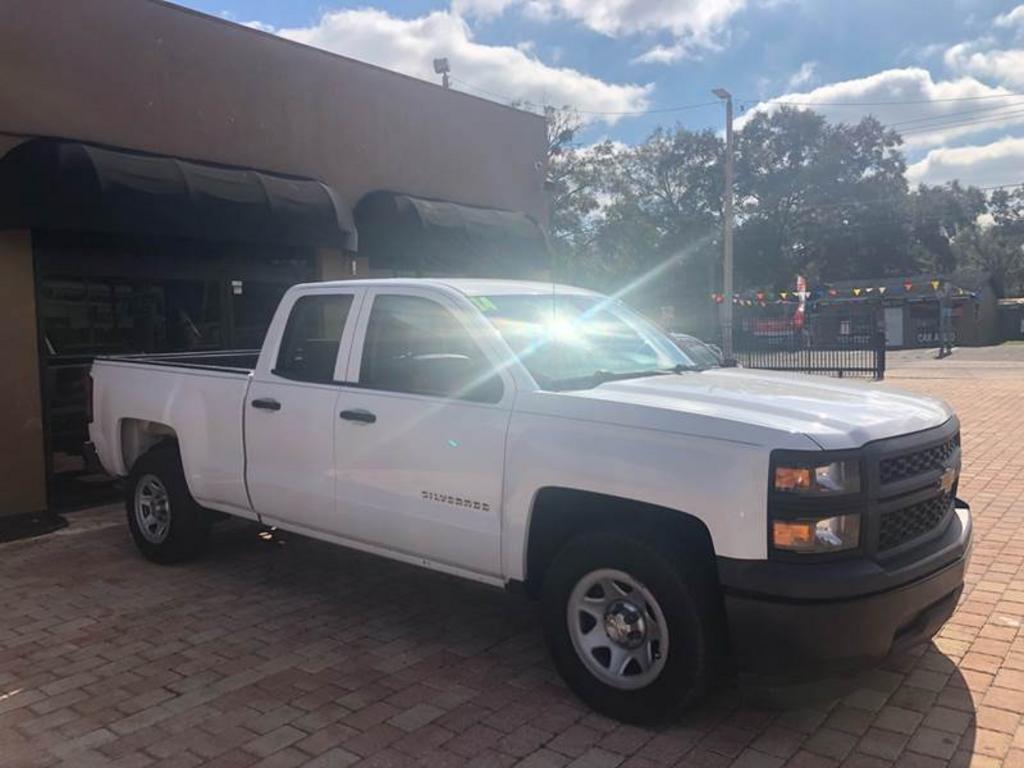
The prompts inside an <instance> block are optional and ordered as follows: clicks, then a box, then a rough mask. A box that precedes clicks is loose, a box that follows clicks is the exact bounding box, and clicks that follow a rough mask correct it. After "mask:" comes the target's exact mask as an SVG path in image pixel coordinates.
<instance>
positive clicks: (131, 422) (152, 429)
mask: <svg viewBox="0 0 1024 768" xmlns="http://www.w3.org/2000/svg"><path fill="white" fill-rule="evenodd" d="M177 441H178V434H177V432H175V431H174V429H173V428H171V427H169V426H168V425H166V424H161V423H160V422H158V421H147V420H146V419H122V420H121V460H122V461H123V462H124V469H125V472H126V473H128V472H131V470H132V467H133V466H134V465H135V462H136V461H138V460H139V457H140V456H141V455H142V454H144V453H146V452H147V451H149V450H150V449H151V448H153V446H155V445H158V444H159V443H165V442H177Z"/></svg>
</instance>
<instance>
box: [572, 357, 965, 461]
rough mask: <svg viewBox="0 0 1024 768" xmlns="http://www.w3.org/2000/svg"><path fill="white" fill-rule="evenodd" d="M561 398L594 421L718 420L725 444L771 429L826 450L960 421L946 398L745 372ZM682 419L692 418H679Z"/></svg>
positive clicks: (670, 377)
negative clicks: (587, 405)
mask: <svg viewBox="0 0 1024 768" xmlns="http://www.w3.org/2000/svg"><path fill="white" fill-rule="evenodd" d="M559 394H560V395H561V396H568V397H570V398H578V399H579V400H580V401H589V402H590V404H591V405H593V406H596V408H595V409H594V412H592V414H591V417H592V418H598V419H602V418H603V417H604V416H610V417H612V419H613V420H618V418H619V417H627V420H628V421H630V422H633V424H634V425H635V426H656V428H661V429H666V428H668V429H678V430H680V431H687V430H688V427H691V426H698V425H700V424H703V425H704V427H705V428H706V426H707V424H706V423H705V422H706V420H707V419H714V420H716V421H718V422H719V424H720V427H721V430H720V436H721V437H723V438H725V439H734V440H741V441H749V442H759V440H760V439H763V438H762V437H761V435H762V430H765V429H767V430H772V431H781V432H786V433H789V434H802V435H806V436H807V437H808V438H810V439H811V440H813V441H814V442H815V443H817V444H818V445H819V446H821V447H822V448H826V449H841V448H855V447H859V446H861V445H863V444H864V443H867V442H870V441H872V440H878V439H881V438H885V437H894V436H896V435H902V434H907V433H910V432H919V431H921V430H924V429H929V428H931V427H937V426H939V425H940V424H943V423H944V422H946V421H947V420H948V419H949V418H950V417H951V416H952V415H953V412H952V411H951V410H950V408H949V406H947V405H946V404H945V403H943V402H942V401H940V400H935V399H932V398H927V397H920V396H918V395H911V394H907V393H903V392H898V391H895V390H891V389H882V388H880V387H878V386H877V385H870V384H867V383H860V382H845V381H839V380H836V379H829V378H826V377H824V376H807V375H801V374H784V373H774V372H769V371H752V370H747V369H741V368H719V369H712V370H707V371H702V372H692V373H682V374H666V375H660V376H650V377H646V378H638V379H626V380H623V381H615V382H608V383H606V384H602V385H600V386H597V387H594V388H593V389H588V390H579V391H573V392H563V393H559ZM579 404H580V405H582V404H583V403H582V402H581V403H579ZM602 404H603V405H604V406H605V407H604V408H602V407H601V405H602ZM617 406H633V407H632V408H625V409H623V408H621V407H617ZM608 409H610V410H611V411H615V415H614V416H612V414H611V412H609V411H608ZM588 410H590V409H588ZM601 411H606V413H604V414H602V413H601ZM651 411H654V412H660V416H661V418H658V417H657V416H655V417H654V419H653V420H652V418H651V417H652V416H654V414H652V413H651ZM630 412H632V415H631V417H630V416H629V414H630ZM642 412H646V413H642ZM677 416H678V417H685V416H690V417H693V418H692V419H685V418H683V419H679V418H673V417H677ZM687 421H689V422H690V423H689V424H687V423H686V422H687ZM722 421H724V422H727V423H728V426H724V425H722V424H721V422H722ZM655 422H657V423H655ZM697 431H699V432H702V433H703V432H705V431H706V429H698V430H697Z"/></svg>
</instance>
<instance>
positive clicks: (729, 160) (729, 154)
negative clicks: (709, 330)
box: [712, 88, 735, 365]
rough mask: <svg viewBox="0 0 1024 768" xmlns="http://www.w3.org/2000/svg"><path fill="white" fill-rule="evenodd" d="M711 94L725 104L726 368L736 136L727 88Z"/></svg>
mask: <svg viewBox="0 0 1024 768" xmlns="http://www.w3.org/2000/svg"><path fill="white" fill-rule="evenodd" d="M712 93H713V94H714V95H715V96H717V97H718V98H720V99H722V100H723V101H724V102H725V188H724V190H723V192H722V293H723V294H724V295H725V300H724V301H723V302H722V303H721V304H720V305H719V306H720V308H721V322H722V357H724V358H725V362H726V364H727V365H731V364H732V362H733V361H734V360H735V357H734V355H733V348H732V306H733V305H732V296H733V280H732V226H733V211H732V187H733V172H734V168H733V163H734V149H733V132H732V94H731V93H729V91H727V90H725V88H715V89H714V90H713V91H712Z"/></svg>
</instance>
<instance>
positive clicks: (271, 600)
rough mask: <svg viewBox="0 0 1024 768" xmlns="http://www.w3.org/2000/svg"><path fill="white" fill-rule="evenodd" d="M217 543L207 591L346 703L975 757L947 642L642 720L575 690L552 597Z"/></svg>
mask: <svg viewBox="0 0 1024 768" xmlns="http://www.w3.org/2000/svg"><path fill="white" fill-rule="evenodd" d="M211 547H212V549H213V551H212V552H211V555H210V556H209V557H207V558H205V559H203V560H201V561H199V562H197V563H194V564H192V565H190V566H187V567H188V568H190V569H192V568H195V569H198V570H200V571H202V574H203V581H204V583H206V584H208V585H209V587H210V594H209V596H208V597H205V598H200V599H203V600H208V601H210V603H211V604H212V605H215V606H217V609H218V610H220V611H223V615H224V616H225V619H226V621H227V622H229V623H230V624H232V625H235V624H237V623H238V622H239V621H240V620H241V621H243V623H248V624H250V625H251V626H253V627H258V628H260V630H261V631H263V632H265V633H266V634H267V636H268V637H269V638H270V642H271V643H272V646H273V650H274V653H276V654H289V653H291V654H296V655H297V656H298V657H301V658H302V659H303V661H302V664H301V665H300V666H301V668H302V669H304V670H306V671H310V670H313V671H315V672H316V674H318V675H322V676H324V677H325V679H326V680H329V681H330V685H332V686H334V687H336V689H337V693H338V701H340V702H347V703H348V704H349V705H354V706H363V705H365V704H366V703H367V702H368V701H379V700H390V699H389V697H394V696H400V695H403V694H402V692H403V691H409V690H412V689H416V690H418V691H419V694H418V695H422V696H425V697H426V698H427V700H429V701H436V702H443V703H444V706H442V707H441V708H442V709H445V714H444V715H442V716H441V717H439V718H438V720H437V721H436V723H435V724H436V725H440V726H441V727H442V728H447V729H449V730H451V731H453V732H454V733H456V734H459V733H462V732H463V729H467V728H471V727H474V726H486V727H487V728H488V729H493V730H494V731H497V732H498V734H497V736H495V738H496V739H498V740H499V741H500V740H501V739H505V740H506V742H507V743H508V744H510V746H508V749H510V750H512V752H513V753H514V750H515V745H514V744H512V743H511V742H508V740H509V739H513V736H515V738H524V739H525V738H527V736H526V735H525V733H526V732H524V731H523V729H525V728H527V726H529V728H530V730H529V731H528V733H529V734H530V735H529V738H532V739H536V740H537V741H538V744H537V745H536V748H538V749H539V748H540V747H541V746H542V745H543V744H544V743H548V742H551V743H553V744H556V743H557V744H563V743H564V742H565V740H567V739H581V740H582V741H586V742H588V746H587V748H588V749H589V748H599V749H601V750H603V751H604V752H610V753H612V754H633V755H636V756H638V757H643V758H646V759H647V760H649V761H651V762H652V763H659V764H674V763H676V762H678V761H679V760H684V759H685V760H684V762H685V764H687V765H728V764H730V762H731V761H732V760H734V759H738V758H740V757H741V756H742V755H744V754H746V753H747V752H748V751H751V750H753V751H754V752H755V754H753V755H751V756H750V757H748V758H744V760H746V759H750V760H754V761H755V762H756V761H757V760H759V759H760V760H761V762H756V764H762V763H763V764H765V765H769V764H772V765H781V764H782V762H783V761H786V760H789V759H791V758H794V757H795V756H798V755H801V754H802V753H807V754H805V755H803V758H802V759H804V760H806V762H808V764H811V763H813V764H822V765H837V764H839V763H841V762H844V761H846V760H851V761H853V762H851V763H850V764H858V765H876V764H877V765H882V764H889V763H891V762H892V761H896V760H897V759H900V758H901V757H903V758H908V759H911V758H912V759H914V760H918V761H919V762H921V763H922V764H929V765H932V764H936V762H935V761H938V763H943V762H945V763H954V762H955V763H957V764H967V763H969V762H970V758H971V755H973V754H974V750H975V741H976V722H975V721H976V718H975V709H976V707H975V702H974V700H973V699H972V696H971V692H970V689H969V685H968V681H967V680H966V679H965V677H964V675H963V674H962V673H961V671H960V669H959V668H958V667H957V664H956V662H955V660H954V659H953V658H951V657H950V656H948V655H946V654H945V653H943V652H942V651H941V650H940V649H939V647H938V646H936V645H935V644H934V643H929V644H927V645H925V646H920V647H918V648H915V649H912V650H910V651H908V652H906V653H904V654H902V655H900V656H897V657H894V658H891V659H889V660H887V661H886V662H885V663H884V664H883V665H882V666H881V667H880V668H879V669H876V670H872V671H869V672H865V673H862V674H860V675H858V676H856V677H854V678H851V679H850V680H849V681H847V682H846V689H847V691H848V692H847V693H846V694H845V695H843V696H842V697H841V698H829V697H827V696H823V695H821V694H809V695H807V696H806V697H805V698H803V699H801V698H799V697H798V698H796V699H790V700H788V701H787V702H786V706H784V707H781V708H780V707H778V706H776V707H766V706H763V704H762V703H761V702H752V701H751V700H750V699H749V697H747V696H745V695H744V692H743V691H742V690H741V689H740V687H739V686H738V684H737V682H736V680H735V678H734V677H733V676H731V675H729V674H728V673H725V674H723V675H722V676H721V678H720V679H719V680H718V682H717V684H716V686H715V688H714V690H713V691H712V693H711V695H710V696H709V698H708V700H707V702H706V703H704V704H702V705H701V706H699V707H698V708H696V709H694V710H692V711H690V712H688V713H687V714H685V715H684V716H683V717H682V718H680V719H679V720H678V721H676V722H673V723H666V724H664V725H662V726H659V727H655V728H637V727H632V726H628V727H627V726H622V725H620V724H618V723H615V722H614V721H611V720H608V719H606V718H603V717H601V716H599V715H596V714H594V713H593V712H591V711H590V710H589V709H587V708H586V706H585V705H583V704H582V703H581V702H580V701H579V700H578V699H576V698H575V697H574V696H573V695H572V694H571V692H569V691H568V690H567V689H566V688H565V686H564V685H563V683H562V682H561V680H560V679H559V677H558V675H557V673H556V672H555V670H554V668H553V666H552V665H551V663H550V662H549V660H548V655H547V652H546V649H545V647H544V643H543V638H542V634H541V630H540V621H539V612H538V610H537V607H536V605H535V604H534V603H531V602H529V601H527V600H525V599H523V598H522V597H519V596H515V595H510V594H508V593H505V592H503V591H502V590H499V589H495V588H492V587H488V586H485V585H480V584H474V583H472V582H467V581H464V580H462V579H458V578H455V577H451V576H447V575H444V574H440V573H436V572H432V571H426V570H423V569H420V568H417V567H415V566H411V565H405V564H402V563H397V562H394V561H389V560H385V559H382V558H378V557H374V556H372V555H367V554H364V553H361V552H356V551H352V550H348V549H343V548H339V547H334V546H332V545H329V544H325V543H322V542H318V541H314V540H311V539H307V538H305V537H301V536H296V535H293V534H286V533H282V532H278V531H267V530H265V529H260V528H257V527H256V526H253V525H250V524H245V523H238V522H234V521H232V522H229V523H226V524H224V525H222V526H219V527H218V529H217V530H216V531H215V536H214V539H213V541H212V543H211ZM439 706H440V704H439ZM489 732H490V731H489ZM1007 738H1009V737H1007ZM634 742H635V744H634ZM563 745H564V744H563ZM634 747H635V748H634ZM556 751H557V750H556ZM822 758H823V759H824V761H822V760H821V759H822ZM926 758H931V760H928V759H926ZM641 764H643V763H641Z"/></svg>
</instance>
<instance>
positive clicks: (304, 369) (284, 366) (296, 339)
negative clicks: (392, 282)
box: [274, 294, 353, 384]
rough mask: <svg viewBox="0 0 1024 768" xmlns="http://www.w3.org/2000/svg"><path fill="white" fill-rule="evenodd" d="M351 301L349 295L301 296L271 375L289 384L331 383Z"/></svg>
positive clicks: (350, 295) (289, 319) (292, 313)
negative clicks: (291, 381)
mask: <svg viewBox="0 0 1024 768" xmlns="http://www.w3.org/2000/svg"><path fill="white" fill-rule="evenodd" d="M352 299H353V296H352V294H330V295H323V296H303V297H302V298H300V299H299V300H298V301H296V302H295V304H294V306H293V307H292V311H291V314H290V315H289V316H288V324H287V325H286V326H285V329H284V335H283V336H282V338H281V348H280V350H279V351H278V355H277V366H276V367H275V368H274V373H275V374H276V375H277V376H282V377H284V378H286V379H292V380H293V381H308V382H315V383H319V384H329V383H330V382H332V381H334V366H335V363H336V362H337V360H338V348H339V346H340V344H341V335H342V333H343V332H344V330H345V323H346V321H347V320H348V314H349V310H350V309H351V308H352Z"/></svg>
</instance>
